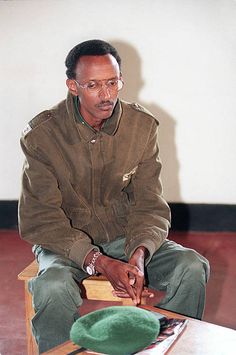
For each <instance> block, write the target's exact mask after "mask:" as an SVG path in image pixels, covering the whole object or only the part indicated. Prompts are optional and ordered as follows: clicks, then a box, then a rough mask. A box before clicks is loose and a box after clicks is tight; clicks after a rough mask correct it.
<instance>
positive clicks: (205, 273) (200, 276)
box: [180, 249, 210, 284]
mask: <svg viewBox="0 0 236 355" xmlns="http://www.w3.org/2000/svg"><path fill="white" fill-rule="evenodd" d="M180 265H181V270H182V272H183V274H184V275H185V277H186V278H188V279H189V280H191V281H192V282H193V283H194V282H201V283H203V284H205V283H206V282H207V281H208V279H209V275H210V266H209V262H208V260H207V259H206V258H204V257H203V256H202V255H200V254H198V253H197V252H196V251H194V250H191V249H188V250H185V251H184V252H183V254H182V255H181V261H180Z"/></svg>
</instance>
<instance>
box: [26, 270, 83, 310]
mask: <svg viewBox="0 0 236 355" xmlns="http://www.w3.org/2000/svg"><path fill="white" fill-rule="evenodd" d="M29 290H30V292H31V293H32V295H33V304H34V308H35V310H37V309H40V308H41V307H45V306H51V307H52V308H56V307H60V308H63V307H66V308H71V309H74V308H78V307H79V306H80V305H81V304H82V299H81V296H80V289H79V287H78V286H77V284H76V282H75V280H74V279H73V275H72V273H70V272H69V271H67V270H66V268H60V267H50V268H48V269H47V270H46V271H44V272H42V273H41V274H40V275H39V276H37V277H36V278H34V279H32V280H31V281H29Z"/></svg>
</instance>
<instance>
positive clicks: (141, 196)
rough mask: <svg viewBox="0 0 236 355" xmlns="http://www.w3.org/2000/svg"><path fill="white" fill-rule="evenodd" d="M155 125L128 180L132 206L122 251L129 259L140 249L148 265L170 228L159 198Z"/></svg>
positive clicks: (160, 193)
mask: <svg viewBox="0 0 236 355" xmlns="http://www.w3.org/2000/svg"><path fill="white" fill-rule="evenodd" d="M157 135H158V123H157V122H156V121H154V120H153V124H152V127H151V130H150V134H149V138H148V140H147V143H146V146H145V150H144V153H143V157H142V159H141V162H140V163H139V165H138V169H137V171H136V174H135V175H134V177H133V179H132V182H131V183H132V187H133V194H134V203H133V204H131V208H130V214H129V216H128V226H127V241H126V248H125V252H126V255H127V256H128V257H130V256H131V255H132V254H133V252H134V251H135V249H137V248H138V247H139V246H144V247H146V248H147V249H148V251H149V257H148V258H147V260H146V263H148V262H149V261H150V259H151V257H152V255H153V254H154V253H155V251H156V250H157V249H158V248H160V246H161V245H162V243H163V242H164V240H165V239H166V237H167V235H168V231H169V227H170V208H169V206H168V204H167V203H166V201H165V200H164V198H163V196H162V184H161V180H160V172H161V162H160V159H159V149H158V141H157Z"/></svg>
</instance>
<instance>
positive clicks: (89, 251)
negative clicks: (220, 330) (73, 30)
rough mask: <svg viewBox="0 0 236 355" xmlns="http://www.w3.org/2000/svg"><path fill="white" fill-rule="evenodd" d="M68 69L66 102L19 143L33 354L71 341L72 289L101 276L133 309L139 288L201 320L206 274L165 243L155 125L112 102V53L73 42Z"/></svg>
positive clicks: (118, 76) (115, 66)
mask: <svg viewBox="0 0 236 355" xmlns="http://www.w3.org/2000/svg"><path fill="white" fill-rule="evenodd" d="M66 67H67V72H66V73H67V77H68V79H67V81H66V84H67V87H68V91H69V92H68V97H67V99H66V100H64V101H62V102H61V103H59V104H58V105H57V106H55V107H54V108H52V109H51V110H47V111H44V112H42V113H41V114H39V115H38V116H36V117H35V118H34V119H33V120H32V121H31V122H30V123H29V125H28V126H27V129H26V130H25V132H24V134H23V137H22V139H21V145H22V149H23V151H24V154H25V157H26V161H25V165H24V171H23V180H22V181H23V182H22V194H21V198H20V204H19V226H20V233H21V236H22V238H23V239H25V240H27V241H28V242H30V243H32V244H34V248H33V250H34V253H35V255H36V257H37V260H38V262H39V274H38V276H37V277H36V278H34V279H33V280H31V281H30V282H29V289H30V292H31V293H32V295H33V304H34V308H35V312H36V313H35V316H34V318H33V319H32V329H33V333H34V335H35V338H36V340H37V343H38V345H39V352H43V351H46V350H47V349H49V348H51V347H53V346H55V345H57V344H60V343H62V342H64V341H66V340H67V339H68V338H69V331H70V328H71V326H72V324H73V322H74V321H75V319H76V318H77V317H78V312H77V310H78V307H79V306H80V305H81V304H82V299H81V297H80V292H79V288H78V285H77V283H79V282H81V280H82V279H83V278H85V277H87V276H88V275H92V274H95V273H101V274H103V275H105V276H106V277H107V278H108V280H109V281H110V282H111V284H112V286H113V288H114V294H115V295H117V296H119V297H131V298H132V300H133V303H134V305H138V304H139V303H140V298H141V295H142V296H144V297H151V296H152V294H151V293H150V292H149V291H147V289H146V288H145V287H144V286H145V285H147V286H150V287H152V288H154V289H157V290H165V291H166V296H165V298H164V299H163V300H162V301H161V303H160V304H159V305H158V306H160V307H162V308H165V309H169V310H172V311H176V312H179V313H182V314H186V315H189V316H192V317H196V318H201V316H202V313H203V309H204V300H205V284H206V281H207V279H208V270H209V266H208V262H207V260H206V259H205V258H204V257H202V256H201V255H199V254H198V253H196V252H195V251H193V250H190V249H186V248H183V247H182V246H180V245H177V244H176V243H174V242H172V241H169V240H167V239H166V238H167V235H168V228H169V223H170V222H169V221H170V211H169V207H168V205H167V203H166V202H165V201H164V199H163V197H162V186H161V182H160V171H161V163H160V160H159V156H158V145H157V130H158V121H157V120H156V119H155V118H154V117H153V116H152V115H151V114H150V113H149V112H148V111H146V110H145V109H144V108H142V107H141V106H139V105H138V104H130V103H127V102H124V101H122V100H119V99H118V92H119V90H120V89H121V88H122V86H123V78H122V73H121V59H120V57H119V55H118V53H117V51H116V49H115V48H114V47H112V46H111V45H110V44H108V43H106V42H104V41H100V40H91V41H86V42H83V43H80V44H79V45H77V46H75V47H74V48H73V49H72V50H71V51H70V52H69V54H68V56H67V58H66ZM144 275H145V276H144ZM76 282H77V283H76Z"/></svg>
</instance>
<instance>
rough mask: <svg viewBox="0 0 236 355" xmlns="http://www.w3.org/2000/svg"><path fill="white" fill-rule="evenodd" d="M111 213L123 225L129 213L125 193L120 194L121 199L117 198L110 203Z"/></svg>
mask: <svg viewBox="0 0 236 355" xmlns="http://www.w3.org/2000/svg"><path fill="white" fill-rule="evenodd" d="M112 213H113V215H114V217H115V218H116V220H117V222H118V224H120V225H121V226H125V225H126V224H127V220H128V214H129V201H128V196H127V194H126V193H124V194H123V195H122V199H121V200H117V201H115V202H114V203H113V204H112Z"/></svg>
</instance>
